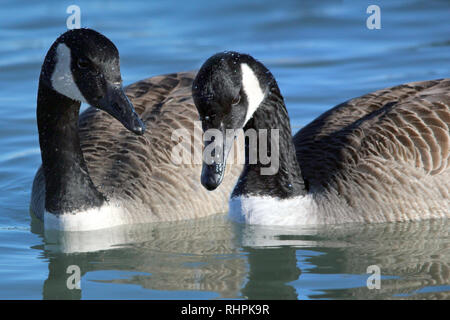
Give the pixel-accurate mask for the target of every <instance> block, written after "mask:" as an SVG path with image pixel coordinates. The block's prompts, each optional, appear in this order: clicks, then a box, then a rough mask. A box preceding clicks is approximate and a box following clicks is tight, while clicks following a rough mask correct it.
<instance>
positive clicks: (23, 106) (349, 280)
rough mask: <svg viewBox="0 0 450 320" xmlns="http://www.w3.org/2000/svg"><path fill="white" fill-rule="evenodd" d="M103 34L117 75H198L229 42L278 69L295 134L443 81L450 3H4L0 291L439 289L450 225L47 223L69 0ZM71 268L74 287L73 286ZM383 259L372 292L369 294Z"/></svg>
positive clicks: (402, 294) (261, 293)
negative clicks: (38, 205) (375, 14)
mask: <svg viewBox="0 0 450 320" xmlns="http://www.w3.org/2000/svg"><path fill="white" fill-rule="evenodd" d="M71 4H77V5H78V6H80V8H81V22H82V23H81V24H82V26H84V27H91V28H94V29H96V30H98V31H100V32H102V33H104V34H105V35H106V36H107V37H109V38H110V39H111V40H112V41H113V42H114V43H115V44H116V46H117V47H118V49H119V51H120V55H121V70H122V76H123V79H124V82H125V83H126V84H129V83H132V82H134V81H138V80H139V79H143V78H147V77H149V76H152V75H158V74H164V73H171V72H178V71H186V70H193V69H197V68H198V67H199V66H200V65H201V64H202V62H203V61H204V60H205V59H206V58H208V57H209V56H210V55H212V54H214V53H216V52H218V51H223V50H236V51H242V52H246V53H250V54H252V55H253V56H254V57H256V58H258V59H260V60H261V61H263V62H264V63H265V64H266V65H267V66H268V67H269V68H270V69H271V71H272V72H273V74H274V75H275V77H276V78H277V79H278V82H279V86H280V88H281V91H282V93H283V94H284V96H285V99H286V104H287V107H288V111H289V114H290V117H291V122H292V125H293V130H294V131H297V130H298V129H299V128H300V127H301V126H303V125H305V124H307V123H308V122H309V121H311V120H312V119H314V118H315V117H317V116H318V115H320V114H321V113H322V112H324V111H325V110H327V109H329V108H330V107H332V106H334V105H336V104H337V103H340V102H342V101H345V100H347V99H349V98H352V97H355V96H359V95H361V94H364V93H367V92H370V91H374V90H377V89H381V88H384V87H388V86H392V85H396V84H400V83H404V82H410V81H419V80H427V79H437V78H444V77H448V76H449V65H450V63H449V62H450V61H449V60H450V20H449V19H448V15H449V12H450V3H449V2H448V1H445V0H442V1H438V0H434V1H400V0H399V1H392V0H390V1H377V2H376V4H378V5H379V6H380V8H381V15H382V18H381V29H380V30H369V29H367V28H366V19H367V17H368V14H367V13H366V8H367V7H368V6H369V5H370V4H373V3H372V2H368V1H320V2H319V1H294V0H293V1H275V0H264V1H261V0H258V1H256V0H254V1H245V2H244V1H238V0H233V1H204V0H199V1H190V2H185V1H180V2H177V1H160V2H157V1H152V2H148V1H131V0H129V1H99V0H90V1H76V2H75V1H39V2H31V1H25V0H10V1H8V0H7V1H3V2H2V6H1V9H0V191H1V192H0V298H3V299H43V298H44V299H55V298H58V299H59V298H62V299H66V298H67V299H225V298H233V299H259V298H270V299H337V298H341V299H347V298H348V299H366V298H386V299H423V298H427V299H428V298H438V299H448V298H449V293H450V280H449V278H450V266H449V262H450V249H449V247H450V239H449V230H450V224H449V222H447V221H425V222H421V223H400V224H376V225H343V226H329V227H320V228H303V227H297V228H273V227H257V226H244V225H239V224H234V223H232V222H230V221H229V220H228V219H227V217H226V215H219V216H216V217H211V218H207V219H200V220H196V221H181V222H176V223H164V224H157V225H144V226H134V227H133V226H127V227H119V228H114V229H113V230H108V232H104V231H103V232H102V231H96V232H87V233H86V232H85V233H56V232H44V231H43V230H42V226H41V224H40V223H39V222H37V221H34V220H33V219H32V217H30V214H29V209H28V208H29V199H30V191H31V184H32V180H33V177H34V174H35V171H36V170H37V168H38V167H39V165H40V153H39V144H38V137H37V128H36V120H35V108H36V92H37V83H38V76H39V72H40V66H41V63H42V60H43V58H44V56H45V54H46V51H47V50H48V48H49V47H50V45H51V44H52V42H53V41H54V40H55V39H56V37H57V36H58V35H59V34H61V33H62V32H64V31H65V30H66V18H67V17H68V14H66V8H67V7H68V6H69V5H71ZM71 265H76V266H78V267H79V268H80V270H81V274H82V278H81V289H80V290H78V289H74V290H69V289H68V288H67V278H68V276H69V274H67V273H66V271H67V268H68V267H69V266H71ZM371 265H377V266H379V268H380V270H381V288H380V289H372V290H370V289H368V288H367V286H366V284H367V279H368V277H369V276H370V274H368V273H367V267H368V266H371Z"/></svg>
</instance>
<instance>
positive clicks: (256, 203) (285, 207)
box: [229, 195, 320, 226]
mask: <svg viewBox="0 0 450 320" xmlns="http://www.w3.org/2000/svg"><path fill="white" fill-rule="evenodd" d="M317 213H318V209H317V205H316V203H315V201H314V199H313V197H312V196H311V195H306V196H299V197H295V198H291V199H286V200H281V199H277V198H272V197H254V196H251V197H236V198H232V199H231V200H230V211H229V216H230V218H231V219H232V220H234V221H237V222H241V223H247V224H259V225H279V226H281V225H285V226H288V225H311V224H318V223H320V222H319V219H318V214H317Z"/></svg>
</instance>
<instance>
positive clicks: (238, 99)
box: [231, 94, 241, 106]
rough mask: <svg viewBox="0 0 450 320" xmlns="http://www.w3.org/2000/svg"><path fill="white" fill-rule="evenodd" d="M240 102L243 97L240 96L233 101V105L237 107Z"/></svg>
mask: <svg viewBox="0 0 450 320" xmlns="http://www.w3.org/2000/svg"><path fill="white" fill-rule="evenodd" d="M240 101H241V95H240V94H238V96H237V97H235V98H234V99H233V100H232V101H231V104H232V105H233V106H235V105H237V104H238V103H239V102H240Z"/></svg>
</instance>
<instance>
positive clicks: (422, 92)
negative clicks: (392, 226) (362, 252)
mask: <svg viewBox="0 0 450 320" xmlns="http://www.w3.org/2000/svg"><path fill="white" fill-rule="evenodd" d="M193 97H194V102H195V104H196V106H197V109H198V111H199V114H200V117H201V119H202V121H203V128H204V130H208V129H216V130H219V132H222V135H223V136H224V137H225V136H226V133H225V131H226V130H227V129H232V130H237V129H244V133H245V132H247V131H248V130H250V129H254V130H256V131H260V130H264V129H266V130H267V131H268V133H267V141H266V143H267V150H268V151H269V153H270V152H271V153H272V154H277V153H278V155H279V156H278V158H277V160H278V161H279V163H278V170H277V171H276V172H275V173H274V174H270V175H269V174H264V173H263V172H262V170H263V169H264V168H265V167H267V166H268V165H263V164H262V163H261V161H259V159H258V161H256V162H250V161H249V154H250V152H252V151H254V150H252V148H253V147H252V144H250V143H249V139H247V140H246V145H245V147H246V163H245V167H244V169H243V172H242V174H241V176H240V178H239V180H238V183H237V185H236V187H235V188H234V191H233V193H232V196H231V200H230V215H231V217H232V218H234V219H236V220H238V221H242V222H246V223H250V224H266V225H296V224H331V223H346V222H368V223H369V222H390V221H408V220H421V219H428V218H441V217H450V195H449V193H450V158H449V156H450V132H449V126H450V79H441V80H434V81H423V82H414V83H408V84H403V85H399V86H396V87H392V88H387V89H383V90H379V91H376V92H373V93H369V94H367V95H364V96H361V97H359V98H355V99H351V100H349V101H347V102H344V103H342V104H339V105H338V106H336V107H334V108H332V109H331V110H329V111H327V112H325V113H324V114H322V115H321V116H320V117H318V118H317V119H316V120H314V121H313V122H311V123H310V124H309V125H307V126H306V127H304V128H303V129H301V130H300V131H299V132H298V133H297V134H296V135H295V136H294V137H293V138H292V135H291V126H290V124H289V117H288V113H287V110H286V107H285V104H284V100H283V96H282V95H281V92H280V90H279V88H278V85H277V82H276V80H275V78H274V77H273V75H272V74H271V73H270V71H269V70H268V69H267V68H266V67H265V66H264V65H263V64H262V63H260V62H259V61H256V60H255V59H254V58H252V57H251V56H249V55H246V54H240V53H237V52H225V53H219V54H216V55H214V56H212V57H211V58H209V59H208V60H207V61H206V62H205V63H204V64H203V66H202V67H201V69H200V70H199V72H198V74H197V76H196V78H195V80H194V83H193ZM275 130H279V131H278V133H279V143H273V142H272V140H271V138H270V137H271V132H275ZM217 141H222V144H221V145H219V143H218V142H217ZM223 141H224V142H223ZM229 143H230V140H228V139H223V140H221V139H215V140H212V142H209V143H208V144H206V146H208V147H209V145H210V144H216V145H218V150H220V149H222V148H223V150H224V151H223V152H222V153H219V154H212V155H214V157H213V159H212V160H211V162H205V163H204V168H203V175H202V180H201V181H202V184H203V185H204V186H205V187H206V188H207V189H209V190H213V189H215V188H216V187H217V186H218V185H219V184H220V182H221V181H222V177H223V172H222V170H221V168H222V167H223V166H224V164H225V163H226V160H227V156H226V155H227V152H228V149H229ZM257 146H259V144H257ZM210 149H211V148H210ZM205 150H206V149H205ZM214 150H215V149H214ZM255 153H256V154H259V153H258V152H255Z"/></svg>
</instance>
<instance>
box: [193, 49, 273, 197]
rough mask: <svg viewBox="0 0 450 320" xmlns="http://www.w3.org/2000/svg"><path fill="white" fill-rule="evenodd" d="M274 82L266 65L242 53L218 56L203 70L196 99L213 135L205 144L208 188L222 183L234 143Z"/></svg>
mask: <svg viewBox="0 0 450 320" xmlns="http://www.w3.org/2000/svg"><path fill="white" fill-rule="evenodd" d="M272 81H274V79H273V76H272V74H271V73H270V71H269V70H268V69H267V68H266V67H265V66H264V65H263V64H262V63H260V62H258V61H257V60H255V59H254V58H253V57H251V56H250V55H247V54H242V53H238V52H228V51H227V52H222V53H218V54H215V55H214V56H212V57H210V58H209V59H208V60H207V61H206V62H205V63H204V64H203V65H202V67H201V68H200V70H199V72H198V73H197V76H196V78H195V79H194V82H193V85H192V96H193V99H194V103H195V105H196V108H197V110H198V113H199V115H200V121H201V122H202V127H203V131H204V132H205V133H207V132H208V131H209V132H212V133H213V134H212V136H213V138H212V139H210V141H205V144H204V147H205V152H204V154H203V169H202V176H201V182H202V185H203V186H204V187H205V188H206V189H208V190H214V189H216V188H217V187H218V186H219V185H220V183H221V182H222V179H223V175H224V171H225V170H224V169H225V165H226V161H227V157H228V155H229V152H230V150H231V148H232V145H233V140H234V138H235V137H236V136H237V133H238V130H240V129H245V126H246V125H247V124H248V123H249V121H250V120H251V119H252V117H253V115H254V114H255V112H256V110H257V109H258V108H259V107H260V105H261V103H262V102H263V101H264V99H265V97H266V94H267V92H268V91H269V88H270V85H271V83H272ZM214 132H215V133H216V134H214ZM218 137H219V138H218ZM220 137H221V138H220ZM207 139H208V138H207V136H206V135H205V140H207ZM210 151H211V153H209V152H210Z"/></svg>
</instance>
